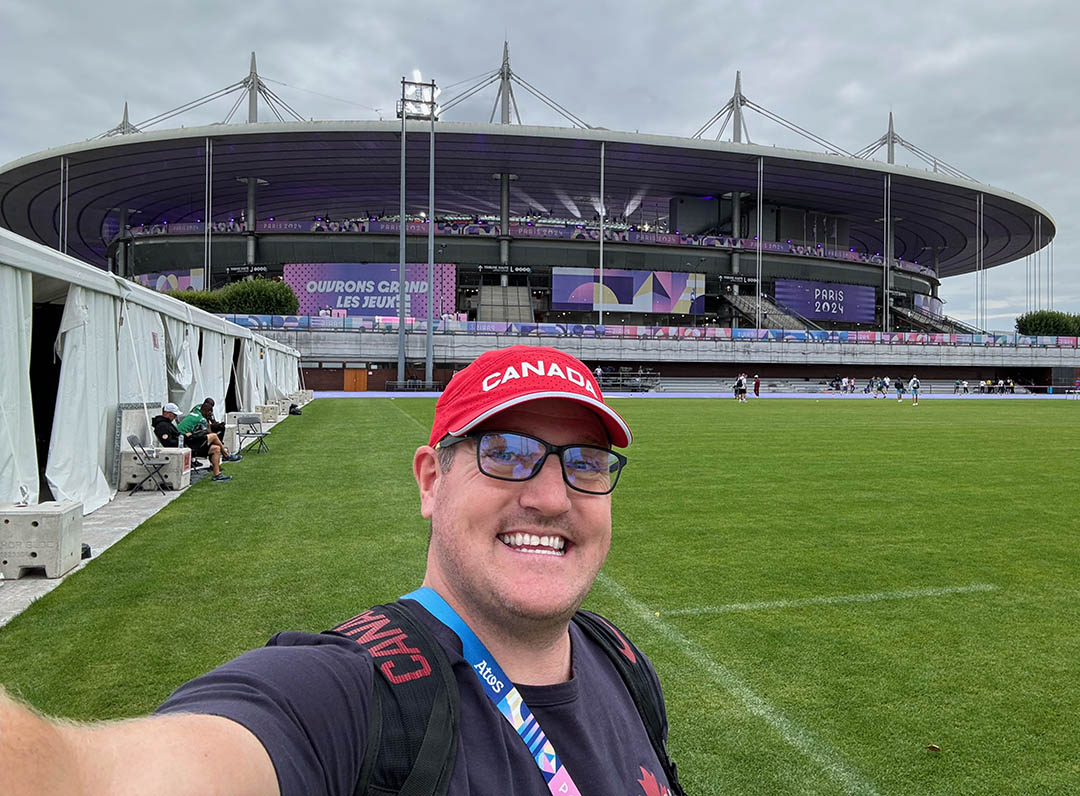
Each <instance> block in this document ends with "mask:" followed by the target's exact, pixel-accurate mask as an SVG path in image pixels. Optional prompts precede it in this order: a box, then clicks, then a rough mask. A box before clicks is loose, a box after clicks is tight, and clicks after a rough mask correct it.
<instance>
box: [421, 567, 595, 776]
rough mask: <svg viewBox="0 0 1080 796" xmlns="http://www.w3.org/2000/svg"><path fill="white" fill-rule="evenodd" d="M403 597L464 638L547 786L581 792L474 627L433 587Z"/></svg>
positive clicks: (468, 656)
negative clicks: (418, 604) (474, 630)
mask: <svg viewBox="0 0 1080 796" xmlns="http://www.w3.org/2000/svg"><path fill="white" fill-rule="evenodd" d="M401 599H403V600H416V602H418V603H420V605H422V606H424V608H425V609H427V611H428V613H430V614H431V615H432V616H434V617H435V618H436V619H438V620H439V621H440V622H442V623H443V624H444V625H446V626H447V627H448V628H450V629H451V630H453V631H454V633H456V634H457V637H458V638H460V639H461V647H462V654H463V655H464V657H465V660H466V661H468V662H469V665H470V666H471V667H472V670H473V674H475V675H476V679H477V680H479V681H480V686H481V688H483V689H484V693H485V694H487V697H488V699H490V700H491V702H492V704H494V705H495V707H496V708H498V710H499V713H501V714H502V716H503V718H504V719H506V720H507V721H508V722H510V726H511V727H513V728H514V731H515V732H516V733H517V734H518V737H519V738H521V740H522V742H523V743H524V744H525V746H526V747H527V748H528V750H529V754H530V755H532V757H533V760H534V761H536V766H537V768H539V769H540V773H541V774H543V775H544V781H545V782H547V786H548V789H549V790H550V791H551V792H552V794H556V796H581V791H579V790H578V788H577V785H575V784H574V780H572V779H571V778H570V772H568V771H567V770H566V766H565V765H563V763H562V762H561V761H560V760H559V757H558V755H556V754H555V748H554V747H553V746H552V745H551V741H549V740H548V738H547V736H546V735H545V734H544V731H543V729H542V728H541V727H540V723H539V722H538V721H537V720H536V717H535V716H533V714H532V711H530V710H529V707H528V705H526V704H525V700H523V699H522V698H521V694H519V693H518V690H517V688H516V687H515V686H514V684H513V683H512V682H510V678H509V677H507V676H506V673H505V672H504V671H503V670H502V667H501V666H499V664H498V662H497V661H496V660H495V658H494V656H493V655H492V654H491V653H490V652H488V649H487V647H485V646H484V644H483V642H482V641H480V639H478V638H477V637H476V634H475V633H473V632H472V629H471V628H470V627H469V626H468V625H467V624H465V620H463V619H462V618H461V617H460V616H458V615H457V612H456V611H455V610H454V609H453V608H451V607H450V605H449V604H448V603H447V602H446V600H444V599H443V598H442V597H441V596H440V595H439V594H438V593H437V592H436V591H435V590H434V589H431V588H428V587H427V586H423V587H421V588H419V589H417V590H416V591H414V592H410V593H409V594H406V595H405V596H403V597H402V598H401Z"/></svg>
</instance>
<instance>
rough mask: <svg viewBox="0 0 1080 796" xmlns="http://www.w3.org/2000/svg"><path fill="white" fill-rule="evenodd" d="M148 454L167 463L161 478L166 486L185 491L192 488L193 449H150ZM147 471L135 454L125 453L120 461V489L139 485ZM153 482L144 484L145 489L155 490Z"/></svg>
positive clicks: (129, 451)
mask: <svg viewBox="0 0 1080 796" xmlns="http://www.w3.org/2000/svg"><path fill="white" fill-rule="evenodd" d="M147 452H148V453H150V454H153V455H154V460H155V461H159V462H165V466H164V467H162V468H161V477H162V478H164V479H165V485H166V486H167V487H169V488H170V489H185V488H186V487H189V486H191V449H190V448H148V449H147ZM144 475H146V470H145V469H144V468H143V466H142V465H141V464H139V461H138V459H136V458H135V452H134V451H131V450H127V451H124V453H123V456H122V457H121V461H120V488H121V489H124V490H127V489H131V488H132V487H133V486H135V485H136V484H137V483H139V482H140V481H141V480H142V479H143V476H144ZM151 483H152V481H148V482H147V483H146V484H143V488H146V489H153V488H154V487H153V486H151Z"/></svg>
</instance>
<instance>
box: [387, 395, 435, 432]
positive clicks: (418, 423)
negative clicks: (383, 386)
mask: <svg viewBox="0 0 1080 796" xmlns="http://www.w3.org/2000/svg"><path fill="white" fill-rule="evenodd" d="M390 400H391V401H392V400H393V398H391V399H390ZM390 405H391V406H393V407H394V408H395V409H397V410H398V411H399V412H401V414H403V415H405V417H407V418H409V420H411V421H413V422H414V423H416V425H417V426H418V427H419V429H420V430H421V431H423V432H425V433H427V431H428V429H426V428H424V424H423V423H421V422H420V421H419V420H417V419H416V418H415V417H413V416H412V415H410V414H409V413H408V412H406V411H405V410H404V409H402V408H401V407H400V406H398V405H397V404H396V403H392V404H390Z"/></svg>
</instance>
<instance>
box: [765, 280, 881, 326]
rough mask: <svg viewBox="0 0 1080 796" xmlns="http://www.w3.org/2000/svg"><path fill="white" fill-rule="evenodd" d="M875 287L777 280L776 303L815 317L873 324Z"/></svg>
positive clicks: (806, 316) (809, 316)
mask: <svg viewBox="0 0 1080 796" xmlns="http://www.w3.org/2000/svg"><path fill="white" fill-rule="evenodd" d="M875 293H876V291H875V289H874V288H872V287H868V286H866V285H840V284H835V283H831V282H799V281H796V280H794V279H777V280H776V296H775V298H776V303H777V304H779V305H780V307H781V309H783V308H785V307H786V308H788V309H791V310H794V311H795V312H797V313H798V314H799V315H801V316H803V317H804V318H811V319H813V320H828V321H846V322H849V323H873V322H874V303H875Z"/></svg>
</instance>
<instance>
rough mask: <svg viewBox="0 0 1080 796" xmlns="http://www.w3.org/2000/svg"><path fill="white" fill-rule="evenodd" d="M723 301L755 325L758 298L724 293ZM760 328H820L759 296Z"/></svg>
mask: <svg viewBox="0 0 1080 796" xmlns="http://www.w3.org/2000/svg"><path fill="white" fill-rule="evenodd" d="M723 296H724V299H726V300H727V302H728V304H730V305H731V306H732V307H734V308H735V309H736V310H738V312H739V314H740V315H742V316H743V317H744V318H746V319H747V320H748V321H749V322H750V323H751V325H754V324H756V323H757V307H758V296H739V295H736V294H734V293H724V294H723ZM760 299H761V326H762V328H763V329H820V328H821V327H820V326H817V325H816V324H812V323H810V322H809V321H807V320H806V319H805V318H800V317H798V316H797V315H794V314H792V313H790V312H788V311H786V310H782V309H780V307H779V305H777V304H775V303H773V301H772V300H771V299H769V298H766V297H765V296H761V297H760Z"/></svg>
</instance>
